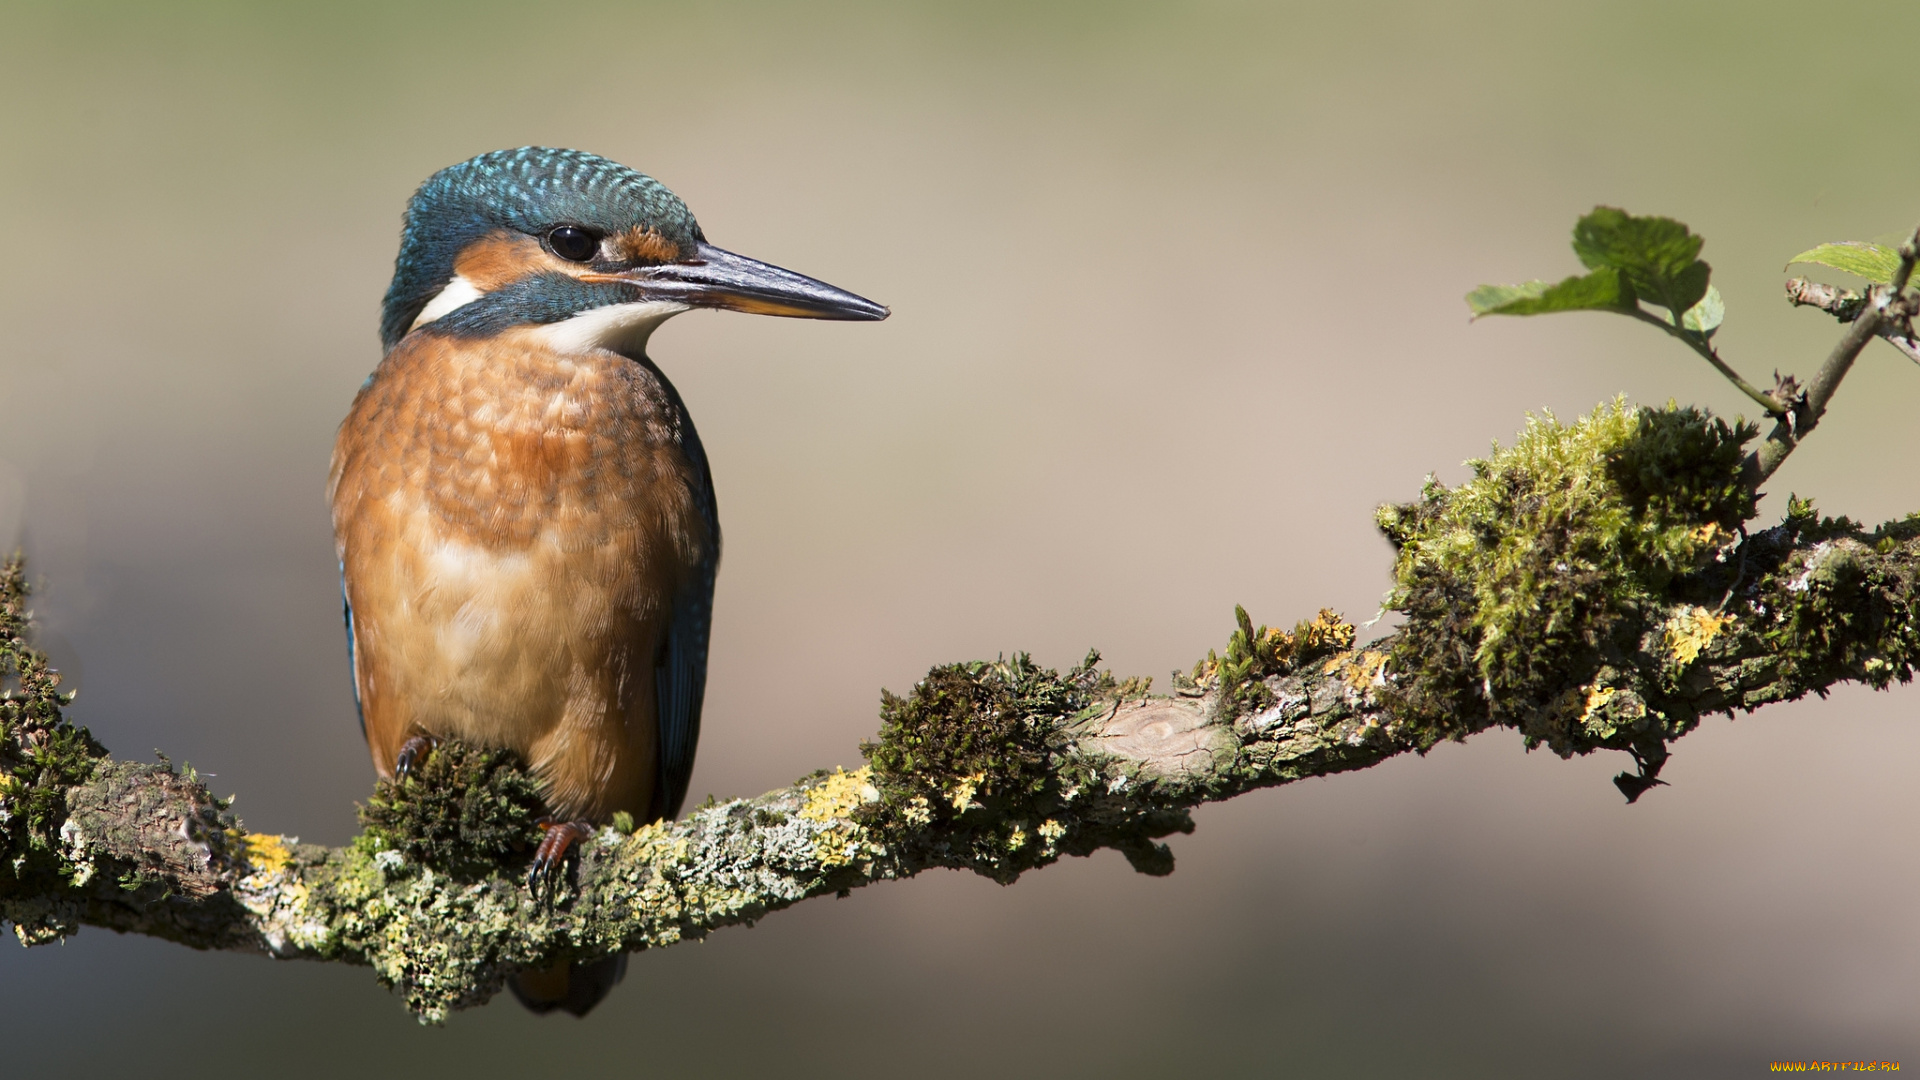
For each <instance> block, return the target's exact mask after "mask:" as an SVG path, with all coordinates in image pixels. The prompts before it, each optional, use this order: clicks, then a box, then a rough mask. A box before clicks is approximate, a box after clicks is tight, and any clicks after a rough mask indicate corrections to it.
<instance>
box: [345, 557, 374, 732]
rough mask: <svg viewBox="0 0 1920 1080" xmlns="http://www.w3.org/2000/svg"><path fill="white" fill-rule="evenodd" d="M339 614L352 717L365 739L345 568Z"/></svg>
mask: <svg viewBox="0 0 1920 1080" xmlns="http://www.w3.org/2000/svg"><path fill="white" fill-rule="evenodd" d="M340 614H341V616H342V617H343V618H344V619H346V622H347V675H348V677H349V678H351V679H352V680H353V715H354V716H356V717H358V718H359V720H360V738H361V740H362V741H365V739H366V737H367V708H366V706H365V705H362V704H361V703H360V662H359V660H358V658H356V657H355V656H354V655H353V601H351V600H349V599H347V568H346V565H345V564H344V563H343V564H342V565H341V567H340Z"/></svg>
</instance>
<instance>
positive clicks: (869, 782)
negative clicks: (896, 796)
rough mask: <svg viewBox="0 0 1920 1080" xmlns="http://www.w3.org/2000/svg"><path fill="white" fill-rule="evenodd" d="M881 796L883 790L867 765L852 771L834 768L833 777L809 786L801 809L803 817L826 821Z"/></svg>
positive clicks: (846, 814) (841, 815) (839, 817)
mask: <svg viewBox="0 0 1920 1080" xmlns="http://www.w3.org/2000/svg"><path fill="white" fill-rule="evenodd" d="M879 798H880V791H879V789H877V788H875V787H874V786H873V770H872V769H871V768H869V767H868V766H865V765H862V766H861V767H859V768H858V769H855V770H853V771H852V772H848V771H847V770H845V769H835V770H833V775H832V776H829V777H827V778H826V779H825V780H822V781H821V782H820V783H819V784H818V785H816V786H814V787H812V788H810V789H808V791H807V805H806V806H804V807H802V808H801V810H800V816H801V817H803V818H806V819H807V820H809V821H818V822H821V823H823V824H824V823H825V822H829V821H835V820H839V819H843V818H845V817H847V816H848V815H850V814H852V813H853V812H854V811H855V810H857V809H859V808H860V807H861V806H862V805H863V804H865V803H870V802H873V801H875V800H877V799H879Z"/></svg>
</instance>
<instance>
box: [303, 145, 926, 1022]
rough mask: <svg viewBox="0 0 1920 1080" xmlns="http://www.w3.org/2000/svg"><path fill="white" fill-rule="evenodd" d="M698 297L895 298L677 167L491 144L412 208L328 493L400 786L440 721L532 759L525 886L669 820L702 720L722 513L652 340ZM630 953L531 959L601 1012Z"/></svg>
mask: <svg viewBox="0 0 1920 1080" xmlns="http://www.w3.org/2000/svg"><path fill="white" fill-rule="evenodd" d="M693 308H722V309H726V310H730V311H745V312H751V313H754V314H760V315H782V316H788V317H794V318H807V319H852V320H879V319H884V318H886V317H887V314H888V310H887V308H885V307H884V306H882V305H880V304H876V303H874V302H873V301H871V300H867V299H864V298H862V297H859V296H856V295H854V294H852V293H850V292H846V291H844V290H841V289H837V288H834V287H833V286H831V285H828V284H826V283H824V282H821V281H817V280H815V279H813V278H810V277H806V276H804V275H801V274H796V273H793V272H792V271H789V270H783V269H781V268H779V267H776V266H772V265H769V264H767V263H763V262H759V261H757V260H754V259H749V258H746V257H744V256H741V255H735V254H733V253H732V252H729V251H725V250H722V249H721V248H718V247H715V246H714V245H712V244H709V243H708V242H707V239H706V236H705V234H704V233H703V232H702V231H701V229H700V226H699V224H698V223H697V222H696V221H695V220H694V217H693V214H692V212H691V211H689V210H688V209H687V206H686V204H685V203H684V202H682V201H681V200H680V198H679V197H678V196H676V195H674V193H673V192H671V191H669V190H667V188H666V187H665V186H664V185H662V184H661V183H660V182H658V181H657V180H654V179H653V178H652V177H650V176H646V175H644V174H642V173H639V172H636V171H635V170H633V169H630V168H628V167H626V166H624V165H621V164H618V163H616V162H613V161H610V160H608V159H606V158H603V157H599V156H597V155H594V154H589V153H585V152H582V151H579V150H563V149H554V148H548V147H538V146H528V147H521V148H519V149H514V150H498V151H494V152H492V153H486V154H481V155H480V156H478V157H475V158H472V159H470V160H467V161H464V162H461V163H460V164H458V165H453V166H450V167H448V168H445V169H442V170H441V171H439V172H437V173H435V174H434V175H433V176H431V177H429V178H428V179H427V180H426V182H425V183H423V184H421V185H420V188H419V190H417V191H416V192H415V193H414V195H413V197H412V199H410V200H409V201H408V203H407V208H406V214H405V217H404V219H403V222H402V228H401V235H400V253H399V256H398V257H397V258H396V259H395V261H394V273H393V281H392V283H391V284H390V285H389V286H388V288H387V292H386V298H385V302H384V304H383V306H382V309H381V314H380V341H381V345H382V347H383V350H384V355H383V357H382V359H381V360H380V363H379V366H378V367H377V368H376V369H375V370H374V372H373V374H372V375H371V376H369V377H368V378H367V381H366V383H365V385H363V386H362V387H361V388H360V391H359V393H358V395H356V396H355V398H354V401H353V406H352V408H351V410H350V411H349V412H348V414H347V418H346V420H345V421H344V422H343V423H342V424H341V425H340V432H339V437H338V439H337V440H336V442H335V444H334V451H333V461H332V468H331V470H330V473H329V479H328V488H327V494H328V500H329V502H330V503H331V505H332V510H333V528H334V538H335V543H336V548H337V552H338V555H339V559H340V572H341V579H342V592H343V594H344V600H345V606H346V623H347V645H348V654H349V656H350V658H351V663H352V669H353V682H354V693H355V700H356V703H357V705H358V708H359V712H360V723H361V730H362V733H363V734H364V735H365V737H366V741H367V747H368V749H369V751H370V752H371V754H372V757H373V767H374V770H375V771H376V772H377V773H378V774H379V775H380V776H381V777H382V778H385V779H388V780H393V779H395V778H404V776H405V774H406V772H407V770H408V769H409V768H411V767H412V766H413V765H414V763H415V762H416V761H417V760H419V758H420V756H421V755H422V754H424V753H430V752H431V749H432V746H433V744H434V743H435V741H437V740H439V739H442V738H458V739H461V740H463V741H466V742H468V743H472V744H476V745H479V746H486V747H499V748H504V749H508V750H512V751H514V752H515V753H517V754H519V755H520V757H521V758H522V759H523V760H524V761H525V762H526V763H527V765H528V767H529V769H530V770H531V771H532V773H533V776H534V777H535V779H536V781H537V782H538V784H539V788H540V791H541V794H542V796H543V798H544V800H545V802H546V804H547V807H548V808H549V810H550V812H551V821H550V822H549V823H548V827H547V828H546V831H545V833H544V835H543V836H542V838H541V841H540V844H539V846H538V848H537V849H536V851H535V855H534V861H533V869H532V871H531V872H530V874H529V885H530V887H533V888H536V889H537V888H538V887H539V885H540V883H541V880H542V878H543V876H544V875H548V874H551V873H554V872H555V871H556V868H559V867H562V866H563V865H564V859H565V856H566V853H567V850H568V848H569V847H570V846H572V845H573V844H575V843H577V842H579V841H580V840H582V839H584V838H585V837H587V836H588V835H590V834H591V832H592V830H593V828H594V827H595V826H596V825H598V824H601V823H604V822H607V821H608V820H610V819H611V818H612V816H613V815H614V814H616V813H619V812H622V811H624V812H626V813H628V814H630V815H632V816H633V818H634V820H635V821H637V822H642V823H644V822H648V821H654V820H658V819H662V818H667V819H671V818H673V817H674V816H675V815H677V814H678V813H679V810H680V805H681V803H682V801H683V800H684V799H685V798H686V794H687V782H688V779H689V777H690V776H691V774H692V771H693V755H694V747H695V744H696V743H697V741H698V739H699V734H700V704H701V699H702V697H703V696H704V693H705V689H706V676H707V643H708V635H709V629H710V627H711V623H712V613H713V585H714V575H715V573H716V571H717V570H718V568H719V564H720V523H719V518H718V516H717V513H716V510H715V502H714V494H713V479H712V475H711V472H710V470H709V469H708V464H707V455H706V452H705V451H704V450H703V449H702V447H701V444H700V437H699V435H698V434H697V433H696V432H695V430H694V426H693V420H692V418H691V417H690V416H688V415H687V409H686V406H685V405H684V404H683V403H682V402H681V399H680V395H679V394H678V393H677V392H676V391H675V390H674V387H673V384H672V383H671V382H670V381H668V379H667V377H666V375H665V374H664V373H663V372H662V371H661V370H660V368H659V367H658V366H657V365H655V364H654V362H653V361H652V360H651V359H650V358H649V357H648V356H647V350H646V346H647V339H648V336H649V335H650V334H652V333H653V331H654V329H655V328H657V327H658V326H659V325H660V324H661V323H662V322H664V321H665V320H667V319H669V318H671V317H672V316H674V315H677V314H679V313H681V312H683V311H688V310H691V309H693ZM624 962H625V957H624V956H617V957H614V958H611V959H610V960H609V961H602V962H600V963H598V964H571V965H570V964H560V965H557V966H555V967H554V968H552V969H548V970H544V971H527V972H521V973H520V974H519V975H517V976H515V977H514V978H513V979H512V980H511V982H510V985H511V986H512V988H513V991H514V993H515V995H516V996H517V997H519V998H520V1000H521V1001H522V1003H524V1004H526V1005H527V1006H528V1007H529V1008H531V1009H533V1010H534V1011H536V1012H547V1011H550V1010H552V1009H554V1008H560V1009H563V1010H565V1011H568V1012H571V1013H573V1014H575V1015H585V1013H586V1012H587V1010H589V1009H591V1008H592V1007H593V1006H594V1005H595V1004H596V1003H598V1001H599V1000H600V999H601V998H602V997H604V996H605V994H606V993H607V992H608V991H609V990H610V989H611V988H612V986H613V984H614V983H615V982H617V981H618V979H619V977H620V975H621V973H622V972H623V971H624Z"/></svg>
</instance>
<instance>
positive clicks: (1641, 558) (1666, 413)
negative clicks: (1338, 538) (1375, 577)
mask: <svg viewBox="0 0 1920 1080" xmlns="http://www.w3.org/2000/svg"><path fill="white" fill-rule="evenodd" d="M1756 433H1757V432H1756V430H1755V429H1754V428H1753V427H1752V426H1751V425H1748V424H1745V423H1741V424H1736V425H1728V424H1727V423H1725V422H1724V421H1721V420H1718V419H1715V418H1713V417H1711V416H1710V415H1708V414H1707V413H1705V412H1702V411H1700V410H1697V409H1691V408H1686V409H1682V408H1675V407H1674V406H1672V405H1671V404H1669V405H1668V407H1667V408H1665V409H1646V408H1637V407H1632V406H1628V405H1626V404H1625V403H1624V402H1623V401H1615V402H1614V403H1613V404H1612V405H1610V406H1602V407H1600V408H1598V409H1596V410H1594V412H1593V413H1592V414H1590V415H1588V416H1586V417H1584V418H1582V419H1581V420H1579V421H1577V422H1575V423H1574V424H1572V425H1562V424H1560V423H1559V422H1557V421H1556V420H1555V419H1554V418H1553V417H1552V416H1551V415H1550V414H1549V415H1547V416H1544V417H1540V418H1533V419H1529V421H1528V424H1527V429H1526V430H1525V431H1524V432H1522V433H1521V434H1520V437H1519V438H1518V439H1517V440H1516V441H1515V443H1514V445H1513V446H1511V447H1509V448H1505V449H1502V448H1500V447H1498V446H1496V447H1495V448H1494V451H1493V453H1492V454H1491V455H1489V456H1488V457H1487V458H1485V459H1481V460H1476V461H1472V462H1469V463H1468V464H1469V465H1470V466H1471V467H1472V469H1473V473H1474V475H1473V478H1472V479H1470V480H1468V481H1467V482H1466V483H1464V484H1461V485H1460V486H1459V487H1457V488H1453V489H1448V488H1446V487H1443V486H1442V485H1440V484H1439V483H1438V482H1436V481H1433V480H1431V479H1430V480H1429V481H1428V483H1427V486H1426V489H1425V490H1424V491H1423V492H1422V493H1421V497H1420V499H1419V500H1418V501H1416V502H1413V503H1408V504H1404V505H1399V506H1387V507H1383V508H1381V510H1380V511H1379V513H1378V517H1377V520H1378V523H1379V525H1380V528H1381V530H1382V531H1383V532H1384V533H1386V535H1387V538H1388V539H1389V540H1391V541H1392V542H1393V544H1394V547H1395V548H1396V550H1397V556H1396V560H1395V565H1394V586H1393V589H1392V591H1391V592H1390V593H1389V594H1388V598H1387V604H1388V606H1389V607H1391V608H1393V609H1395V610H1398V611H1401V612H1404V613H1405V614H1406V616H1407V623H1406V626H1405V628H1404V630H1403V632H1402V633H1401V634H1400V635H1399V636H1398V637H1397V639H1396V641H1395V644H1394V646H1393V648H1392V651H1391V653H1390V655H1389V658H1388V671H1389V673H1390V674H1391V676H1392V680H1391V682H1392V685H1391V687H1390V688H1389V689H1388V690H1387V691H1386V693H1387V696H1388V697H1389V699H1390V700H1391V701H1392V704H1393V705H1394V707H1395V713H1396V716H1398V717H1400V718H1401V719H1402V720H1403V721H1404V722H1406V723H1407V724H1408V725H1409V726H1410V727H1411V728H1412V729H1413V730H1415V731H1416V732H1417V733H1419V734H1420V735H1421V736H1422V737H1423V738H1424V739H1425V740H1427V741H1428V742H1429V743H1430V742H1431V741H1433V740H1437V739H1440V738H1449V737H1453V738H1457V737H1462V736H1464V735H1466V734H1469V733H1471V732H1472V731H1475V730H1478V729H1479V728H1481V727H1484V726H1486V725H1487V724H1489V723H1493V722H1499V723H1508V724H1514V725H1515V726H1519V727H1520V728H1521V729H1522V731H1523V732H1525V734H1526V735H1527V738H1528V741H1529V745H1533V744H1536V743H1544V744H1546V745H1547V746H1549V747H1551V748H1552V749H1554V750H1555V751H1556V752H1559V753H1562V754H1570V753H1578V752H1583V751H1586V750H1591V749H1595V748H1597V747H1599V746H1602V745H1607V746H1618V747H1621V748H1630V747H1632V748H1640V749H1643V750H1644V749H1649V748H1657V747H1658V746H1659V745H1660V744H1661V739H1662V738H1663V737H1664V736H1665V735H1667V734H1672V733H1671V732H1664V731H1660V730H1657V729H1658V728H1659V725H1660V723H1661V720H1662V718H1661V717H1660V715H1659V714H1658V713H1657V712H1655V711H1652V710H1641V711H1640V712H1639V713H1638V714H1637V715H1636V714H1634V713H1632V711H1631V710H1629V711H1628V712H1626V713H1623V714H1622V718H1624V719H1626V720H1628V721H1629V722H1628V723H1627V724H1626V725H1625V726H1624V727H1623V726H1622V725H1620V724H1615V723H1611V722H1608V723H1603V724H1601V725H1599V726H1594V724H1593V723H1592V722H1593V720H1594V716H1593V715H1592V709H1591V708H1589V707H1587V705H1588V702H1587V701H1586V699H1585V696H1584V695H1580V694H1578V691H1579V690H1580V689H1581V688H1583V687H1589V686H1592V685H1595V680H1596V679H1597V678H1599V677H1601V676H1602V675H1603V674H1604V673H1606V672H1607V671H1609V670H1611V671H1613V672H1615V673H1616V674H1622V673H1630V672H1632V671H1633V670H1635V669H1638V668H1642V667H1644V666H1646V659H1647V658H1646V657H1645V656H1644V655H1643V654H1644V653H1645V647H1644V641H1645V639H1646V636H1647V635H1648V634H1649V633H1650V632H1651V631H1652V630H1653V629H1654V628H1655V627H1656V626H1657V625H1658V624H1659V623H1660V622H1661V621H1662V620H1664V619H1665V618H1666V612H1667V611H1668V609H1670V608H1671V606H1672V605H1673V604H1674V603H1675V602H1676V601H1683V600H1685V599H1686V598H1687V597H1688V596H1690V595H1692V594H1695V593H1697V594H1699V595H1700V596H1702V597H1706V596H1708V594H1709V593H1710V591H1711V584H1712V582H1711V580H1710V579H1711V578H1712V575H1701V574H1700V571H1703V570H1705V569H1707V568H1708V567H1710V566H1712V565H1713V564H1714V563H1715V560H1716V559H1717V558H1721V557H1723V556H1724V555H1725V553H1726V552H1727V551H1728V549H1729V548H1730V546H1731V543H1732V541H1733V539H1734V537H1735V535H1736V533H1737V531H1738V530H1739V529H1740V527H1741V525H1742V523H1743V522H1745V521H1746V520H1748V519H1749V518H1751V517H1752V516H1753V513H1754V498H1753V493H1752V491H1751V490H1750V489H1749V488H1748V487H1747V486H1746V484H1745V482H1744V480H1743V479H1742V476H1741V472H1740V466H1741V459H1742V457H1743V456H1744V453H1745V444H1746V443H1747V442H1748V441H1750V440H1751V439H1752V438H1753V437H1754V436H1755V434H1756ZM1696 578H1697V580H1695V579H1696ZM1622 677H1623V678H1627V677H1630V676H1629V675H1627V674H1622Z"/></svg>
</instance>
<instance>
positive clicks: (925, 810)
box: [900, 795, 933, 827]
mask: <svg viewBox="0 0 1920 1080" xmlns="http://www.w3.org/2000/svg"><path fill="white" fill-rule="evenodd" d="M900 816H901V817H902V818H903V819H905V820H906V822H907V824H909V825H918V826H922V827H924V826H927V825H931V824H933V805H932V804H931V803H929V802H927V797H926V796H925V795H915V796H914V797H913V798H911V799H909V800H907V805H906V806H905V807H904V808H902V809H901V811H900Z"/></svg>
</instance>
